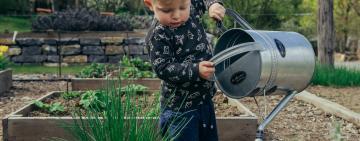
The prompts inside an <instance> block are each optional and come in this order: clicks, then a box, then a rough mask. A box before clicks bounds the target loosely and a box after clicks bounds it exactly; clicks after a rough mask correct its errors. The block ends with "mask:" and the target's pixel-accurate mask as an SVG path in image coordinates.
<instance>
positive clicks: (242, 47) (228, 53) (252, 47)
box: [209, 42, 264, 66]
mask: <svg viewBox="0 0 360 141" xmlns="http://www.w3.org/2000/svg"><path fill="white" fill-rule="evenodd" d="M262 50H264V49H263V48H262V46H261V45H259V44H258V43H255V42H248V43H242V44H238V45H235V46H233V47H231V48H227V49H225V50H223V51H221V52H219V53H218V54H216V55H215V56H213V57H212V58H211V59H210V60H209V61H210V62H213V63H214V65H215V66H216V65H218V64H219V63H221V62H223V61H224V60H226V59H229V58H231V57H233V56H235V55H238V54H241V53H244V52H250V51H262Z"/></svg>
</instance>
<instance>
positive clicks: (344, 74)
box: [312, 65, 360, 87]
mask: <svg viewBox="0 0 360 141" xmlns="http://www.w3.org/2000/svg"><path fill="white" fill-rule="evenodd" d="M312 84H313V85H323V86H333V87H350V86H360V71H359V70H355V69H347V68H344V67H337V68H330V67H328V66H322V65H316V68H315V74H314V77H313V79H312Z"/></svg>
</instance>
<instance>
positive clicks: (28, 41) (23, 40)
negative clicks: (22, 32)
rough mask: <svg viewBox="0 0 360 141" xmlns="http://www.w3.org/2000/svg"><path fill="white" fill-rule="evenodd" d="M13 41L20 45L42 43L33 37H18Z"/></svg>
mask: <svg viewBox="0 0 360 141" xmlns="http://www.w3.org/2000/svg"><path fill="white" fill-rule="evenodd" d="M15 42H16V43H17V45H19V46H21V47H28V46H41V45H42V44H43V43H42V42H41V40H39V39H33V38H18V39H16V40H15Z"/></svg>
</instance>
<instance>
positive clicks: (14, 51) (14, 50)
mask: <svg viewBox="0 0 360 141" xmlns="http://www.w3.org/2000/svg"><path fill="white" fill-rule="evenodd" d="M20 54H21V48H17V47H12V48H9V52H8V55H9V56H16V55H20Z"/></svg>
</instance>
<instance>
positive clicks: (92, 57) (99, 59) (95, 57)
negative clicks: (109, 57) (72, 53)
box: [88, 55, 106, 63]
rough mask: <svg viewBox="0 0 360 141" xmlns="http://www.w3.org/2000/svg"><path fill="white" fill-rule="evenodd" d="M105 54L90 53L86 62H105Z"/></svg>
mask: <svg viewBox="0 0 360 141" xmlns="http://www.w3.org/2000/svg"><path fill="white" fill-rule="evenodd" d="M105 62H106V56H104V55H90V56H89V59H88V63H105Z"/></svg>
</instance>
